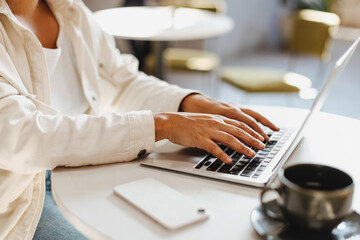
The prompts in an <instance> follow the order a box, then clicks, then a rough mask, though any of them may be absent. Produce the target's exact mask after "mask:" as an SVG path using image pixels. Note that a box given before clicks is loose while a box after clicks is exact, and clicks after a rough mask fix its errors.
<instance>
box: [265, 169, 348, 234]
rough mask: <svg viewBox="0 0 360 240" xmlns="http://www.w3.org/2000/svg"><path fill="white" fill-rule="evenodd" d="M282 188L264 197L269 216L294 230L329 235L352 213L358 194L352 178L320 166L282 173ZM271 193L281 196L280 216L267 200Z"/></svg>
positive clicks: (280, 178) (278, 201)
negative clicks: (354, 197) (319, 232)
mask: <svg viewBox="0 0 360 240" xmlns="http://www.w3.org/2000/svg"><path fill="white" fill-rule="evenodd" d="M278 177H279V180H280V186H277V187H275V186H274V185H271V186H270V187H267V188H265V189H264V190H263V191H262V193H261V206H262V210H263V212H264V214H265V215H267V216H268V217H270V218H273V219H277V220H283V221H284V220H286V221H288V222H289V223H290V225H291V226H294V227H297V228H305V229H309V230H321V231H327V230H330V229H332V228H333V227H335V226H336V225H337V224H339V223H340V222H341V221H342V220H343V219H344V218H345V217H346V216H347V215H348V214H350V213H351V203H352V198H353V192H354V183H353V180H352V178H351V177H350V176H349V175H348V174H346V173H345V172H343V171H341V170H339V169H336V168H333V167H329V166H325V165H319V164H296V165H292V166H289V167H287V168H285V169H281V170H280V171H279V174H278ZM269 191H276V192H277V193H278V194H279V198H277V200H276V201H277V204H278V206H279V208H280V210H281V211H280V212H281V213H282V214H279V213H277V212H275V211H272V210H271V209H269V208H268V207H267V205H266V203H265V202H264V196H265V194H266V193H267V192H269Z"/></svg>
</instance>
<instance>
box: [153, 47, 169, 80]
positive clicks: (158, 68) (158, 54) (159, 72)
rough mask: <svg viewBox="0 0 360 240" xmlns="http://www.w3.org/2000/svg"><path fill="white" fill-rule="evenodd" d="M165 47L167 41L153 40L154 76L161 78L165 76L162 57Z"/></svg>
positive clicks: (164, 78) (163, 78)
mask: <svg viewBox="0 0 360 240" xmlns="http://www.w3.org/2000/svg"><path fill="white" fill-rule="evenodd" d="M166 47H167V42H165V41H156V42H154V48H155V49H154V52H155V71H154V76H155V77H157V78H159V79H161V80H166V76H165V71H164V69H165V64H164V58H163V53H164V50H165V49H166Z"/></svg>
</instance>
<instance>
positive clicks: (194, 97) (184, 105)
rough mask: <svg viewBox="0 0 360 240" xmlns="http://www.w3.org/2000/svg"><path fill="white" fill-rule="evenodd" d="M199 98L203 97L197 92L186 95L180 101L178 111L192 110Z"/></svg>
mask: <svg viewBox="0 0 360 240" xmlns="http://www.w3.org/2000/svg"><path fill="white" fill-rule="evenodd" d="M200 98H204V96H203V95H201V94H199V93H191V94H189V95H187V96H186V97H185V98H184V99H183V100H182V101H181V103H180V107H179V111H180V112H193V111H194V108H196V104H197V103H198V102H199V99H200Z"/></svg>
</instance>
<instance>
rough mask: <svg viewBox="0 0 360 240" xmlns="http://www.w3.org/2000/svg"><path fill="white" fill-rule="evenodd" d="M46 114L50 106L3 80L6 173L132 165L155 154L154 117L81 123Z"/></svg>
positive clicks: (0, 152)
mask: <svg viewBox="0 0 360 240" xmlns="http://www.w3.org/2000/svg"><path fill="white" fill-rule="evenodd" d="M49 111H50V110H49ZM44 112H47V110H46V105H42V104H41V103H40V102H38V101H37V100H35V99H31V98H30V97H28V96H24V95H20V94H19V93H18V91H17V90H16V89H15V88H14V87H13V86H12V85H10V84H9V82H8V81H6V80H5V79H4V78H2V77H0V123H1V124H0V136H1V138H0V156H1V157H0V169H4V170H8V171H11V172H15V173H25V174H31V173H36V172H40V171H43V170H45V169H52V168H55V167H56V166H82V165H93V164H103V163H110V162H121V161H129V160H132V159H135V158H136V157H137V154H138V152H139V151H140V150H142V149H146V150H147V151H152V150H153V148H154V142H155V133H154V122H153V116H152V113H151V111H136V112H128V113H125V114H117V113H109V114H104V115H102V116H91V115H78V116H75V117H71V116H68V115H66V114H62V113H58V112H55V113H54V114H45V113H44Z"/></svg>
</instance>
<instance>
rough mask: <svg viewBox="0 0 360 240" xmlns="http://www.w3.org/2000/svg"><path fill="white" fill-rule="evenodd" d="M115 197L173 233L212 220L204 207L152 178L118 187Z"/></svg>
mask: <svg viewBox="0 0 360 240" xmlns="http://www.w3.org/2000/svg"><path fill="white" fill-rule="evenodd" d="M114 193H115V194H116V195H117V196H119V197H121V198H122V199H124V200H126V201H127V202H129V203H130V204H132V205H133V206H135V207H136V208H138V209H139V210H140V211H142V212H143V213H144V214H146V215H147V216H149V217H150V218H151V219H153V220H154V221H156V222H158V223H159V224H160V225H162V226H163V227H165V228H167V229H170V230H175V229H178V228H182V227H185V226H187V225H190V224H192V223H195V222H199V221H203V220H205V219H207V218H209V216H210V215H209V210H208V209H206V208H205V207H203V206H202V205H201V204H200V203H198V202H196V201H194V200H193V199H191V198H188V197H186V196H184V195H183V194H181V193H179V192H177V191H175V190H174V189H172V188H170V187H169V186H167V185H165V184H164V183H161V182H159V181H157V180H155V179H152V178H145V179H141V180H138V181H134V182H129V183H125V184H121V185H118V186H116V187H114Z"/></svg>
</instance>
